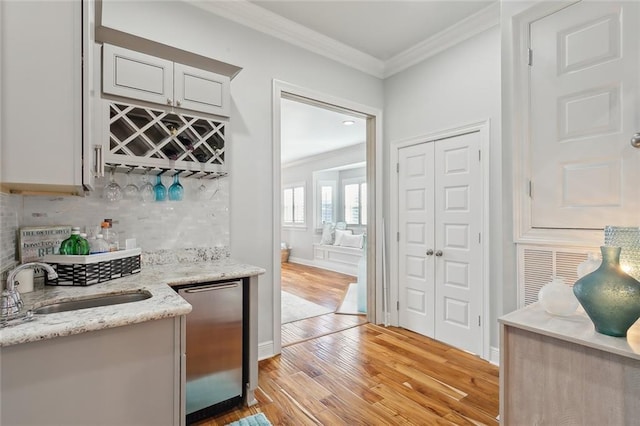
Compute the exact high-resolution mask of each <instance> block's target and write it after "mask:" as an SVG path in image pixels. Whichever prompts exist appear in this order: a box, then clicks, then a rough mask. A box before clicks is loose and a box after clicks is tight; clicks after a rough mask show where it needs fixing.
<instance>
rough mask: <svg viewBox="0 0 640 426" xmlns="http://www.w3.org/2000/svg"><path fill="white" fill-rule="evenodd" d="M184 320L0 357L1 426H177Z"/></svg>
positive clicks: (47, 343)
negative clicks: (181, 330) (73, 425)
mask: <svg viewBox="0 0 640 426" xmlns="http://www.w3.org/2000/svg"><path fill="white" fill-rule="evenodd" d="M180 346H181V345H180V317H176V318H169V319H163V320H157V321H149V322H144V323H139V324H134V325H129V326H123V327H116V328H110V329H106V330H101V331H95V332H89V333H82V334H76V335H72V336H68V337H60V338H55V339H49V340H44V341H40V342H33V343H25V344H20V345H15V346H8V347H5V348H2V349H0V360H1V363H0V368H1V371H0V372H1V376H0V377H1V378H0V383H1V387H0V391H1V392H0V393H1V394H2V408H1V412H0V424H3V425H45V424H46V425H54V424H55V425H72V424H76V425H137V426H142V425H179V424H180V423H181V421H182V420H181V419H182V418H183V417H182V415H183V413H181V410H180V407H181V403H180V386H181V379H180V377H181V373H180V372H181V365H180V364H181V350H180Z"/></svg>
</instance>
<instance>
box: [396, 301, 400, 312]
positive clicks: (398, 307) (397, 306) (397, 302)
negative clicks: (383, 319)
mask: <svg viewBox="0 0 640 426" xmlns="http://www.w3.org/2000/svg"><path fill="white" fill-rule="evenodd" d="M396 310H398V311H399V310H400V301H399V300H397V301H396Z"/></svg>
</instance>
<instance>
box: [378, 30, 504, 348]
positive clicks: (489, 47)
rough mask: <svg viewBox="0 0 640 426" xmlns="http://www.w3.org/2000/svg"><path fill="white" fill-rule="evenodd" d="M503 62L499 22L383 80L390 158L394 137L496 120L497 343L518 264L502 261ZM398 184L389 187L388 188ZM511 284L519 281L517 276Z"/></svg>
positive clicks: (493, 287) (493, 252) (493, 255)
mask: <svg viewBox="0 0 640 426" xmlns="http://www.w3.org/2000/svg"><path fill="white" fill-rule="evenodd" d="M500 62H501V56H500V29H499V27H497V26H496V27H493V28H491V29H489V30H487V31H485V32H483V33H481V34H479V35H478V36H476V37H474V38H472V39H469V40H467V41H464V42H462V43H460V44H458V45H456V46H454V47H452V48H451V49H448V50H446V51H444V52H442V53H440V54H438V55H436V56H433V57H431V58H429V59H427V60H425V61H423V62H421V63H419V64H417V65H415V66H413V67H411V68H409V69H407V70H405V71H403V72H401V73H399V74H396V75H394V76H392V77H390V78H388V79H387V80H385V82H384V89H385V90H384V93H385V121H384V140H385V156H386V158H387V159H388V158H389V152H390V148H391V146H392V145H391V144H393V143H394V142H399V141H401V140H405V139H409V138H414V137H419V136H421V135H428V134H431V133H435V132H438V131H442V130H447V129H451V128H455V127H459V126H461V125H465V124H470V123H476V122H481V121H485V120H487V119H489V120H490V122H491V141H490V144H491V153H490V164H491V171H490V182H491V188H490V190H491V213H490V218H489V220H490V227H491V235H490V238H491V242H490V254H489V259H491V282H490V292H491V312H490V320H491V322H492V324H493V327H492V329H491V345H492V346H497V345H498V339H499V336H498V326H497V318H498V316H499V315H500V314H501V313H502V299H501V293H502V289H503V285H504V275H505V274H506V273H507V272H506V270H510V268H511V267H513V268H515V264H514V265H509V264H504V263H505V262H503V252H504V249H505V248H504V242H503V236H504V235H509V236H510V235H511V228H509V227H508V226H509V225H508V224H509V223H510V218H508V220H507V221H506V222H505V220H504V219H505V217H504V214H503V210H502V209H503V202H506V203H508V202H509V201H508V199H509V198H508V197H507V200H505V201H503V193H502V186H501V146H500V141H501V138H500V121H501V110H500ZM385 166H386V170H385V178H386V182H389V171H390V170H389V164H388V160H387V161H386V162H385ZM395 190H396V189H395V188H389V187H387V188H385V193H386V194H389V193H390V192H389V191H395ZM509 197H510V196H509ZM387 204H388V203H387ZM386 208H387V211H386V212H385V217H389V209H390V208H391V207H390V206H388V205H387V207H386ZM503 223H506V225H503ZM387 229H389V228H388V227H387ZM387 237H388V236H387ZM507 249H508V250H512V249H513V248H512V247H511V246H510V247H508V248H507ZM507 285H515V281H514V282H513V283H508V284H507Z"/></svg>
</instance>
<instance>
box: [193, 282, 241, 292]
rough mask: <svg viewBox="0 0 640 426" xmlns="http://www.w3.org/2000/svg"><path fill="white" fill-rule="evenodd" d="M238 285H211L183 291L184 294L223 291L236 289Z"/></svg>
mask: <svg viewBox="0 0 640 426" xmlns="http://www.w3.org/2000/svg"><path fill="white" fill-rule="evenodd" d="M238 285H239V284H238V283H230V284H213V285H208V286H205V287H196V288H190V289H188V290H185V291H184V292H185V293H202V292H204V291H213V290H224V289H227V288H235V287H238Z"/></svg>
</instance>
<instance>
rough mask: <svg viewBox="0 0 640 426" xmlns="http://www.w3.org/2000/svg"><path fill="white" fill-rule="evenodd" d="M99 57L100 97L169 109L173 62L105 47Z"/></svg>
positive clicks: (107, 45)
mask: <svg viewBox="0 0 640 426" xmlns="http://www.w3.org/2000/svg"><path fill="white" fill-rule="evenodd" d="M102 53H103V61H104V62H103V66H102V90H103V91H104V93H110V94H112V95H116V96H124V97H126V98H133V99H140V100H143V101H147V102H153V103H156V104H167V105H173V62H171V61H167V60H164V59H160V58H156V57H154V56H151V55H145V54H144V53H140V52H134V51H133V50H128V49H123V48H121V47H116V46H112V45H109V44H105V45H104V46H103V48H102Z"/></svg>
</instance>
